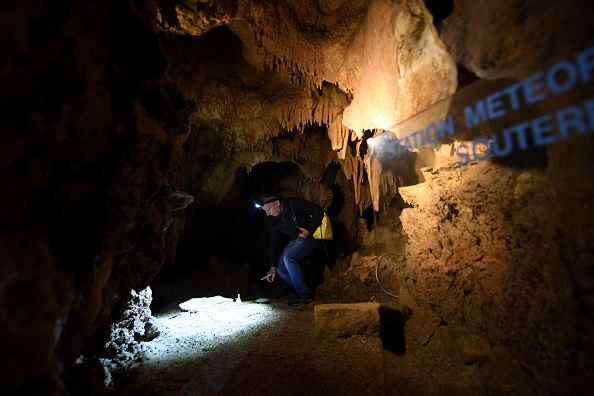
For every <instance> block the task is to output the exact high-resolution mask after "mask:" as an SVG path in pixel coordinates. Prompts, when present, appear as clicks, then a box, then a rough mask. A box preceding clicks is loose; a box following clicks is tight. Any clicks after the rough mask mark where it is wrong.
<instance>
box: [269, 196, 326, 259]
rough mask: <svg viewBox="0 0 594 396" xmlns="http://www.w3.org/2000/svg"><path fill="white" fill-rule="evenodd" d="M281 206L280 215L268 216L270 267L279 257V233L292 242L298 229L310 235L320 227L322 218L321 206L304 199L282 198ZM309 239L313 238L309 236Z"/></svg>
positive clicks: (297, 233) (322, 210) (296, 235)
mask: <svg viewBox="0 0 594 396" xmlns="http://www.w3.org/2000/svg"><path fill="white" fill-rule="evenodd" d="M281 205H282V209H281V213H280V214H279V215H278V216H276V217H275V216H268V242H269V249H270V266H271V267H276V265H277V263H278V258H279V256H280V233H283V234H285V235H288V236H289V237H290V238H291V240H293V239H295V238H298V237H299V227H303V228H305V229H306V230H307V231H309V233H310V235H311V234H313V233H314V232H315V230H316V229H317V228H318V227H319V226H320V224H321V223H322V218H323V217H324V209H323V208H322V207H321V206H319V205H317V204H315V203H313V202H309V201H306V200H305V199H301V198H284V199H283V200H282V201H281ZM293 217H295V219H293ZM297 225H299V227H298V226H297ZM310 238H313V237H312V236H310Z"/></svg>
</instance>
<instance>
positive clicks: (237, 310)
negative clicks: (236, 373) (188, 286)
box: [135, 296, 282, 394]
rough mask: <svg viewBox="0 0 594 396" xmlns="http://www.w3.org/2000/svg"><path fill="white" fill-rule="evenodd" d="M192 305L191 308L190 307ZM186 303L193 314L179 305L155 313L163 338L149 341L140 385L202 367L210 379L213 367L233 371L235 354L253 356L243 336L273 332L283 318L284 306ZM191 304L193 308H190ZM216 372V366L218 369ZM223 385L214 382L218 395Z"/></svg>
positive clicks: (211, 301)
mask: <svg viewBox="0 0 594 396" xmlns="http://www.w3.org/2000/svg"><path fill="white" fill-rule="evenodd" d="M186 303H188V305H187V307H189V308H186V306H184V305H185V304H186ZM186 303H183V304H180V305H182V306H184V308H186V309H191V311H181V310H180V309H179V308H178V307H173V308H172V309H170V310H169V311H165V312H161V313H159V314H155V315H154V316H155V319H156V323H157V327H158V328H159V330H160V332H161V334H160V335H159V337H157V338H155V339H154V340H152V341H150V342H146V343H144V347H143V351H142V353H141V356H140V359H139V360H140V362H139V363H138V366H137V367H135V368H136V370H137V372H138V379H139V381H140V382H142V381H143V379H147V381H149V380H150V379H151V378H158V377H159V376H163V375H164V373H166V372H172V371H175V370H176V367H178V368H180V369H181V368H184V367H185V368H187V367H188V366H192V365H196V366H199V367H200V373H201V375H202V376H204V377H208V370H209V369H210V368H209V367H211V366H212V367H216V370H218V371H219V372H220V370H221V369H222V368H224V369H226V370H229V373H231V372H232V371H233V370H234V369H235V366H236V364H237V363H238V362H237V361H227V360H228V359H227V358H226V356H227V354H226V353H225V352H226V351H229V350H233V351H234V352H233V353H229V354H228V355H229V356H234V357H237V356H238V353H239V356H241V354H242V353H243V354H245V355H247V354H248V353H250V352H251V351H249V350H244V349H242V348H244V346H242V344H241V343H240V342H239V340H240V339H241V338H243V337H254V336H257V335H258V334H269V333H273V332H274V329H275V328H276V326H277V324H276V323H277V322H279V321H280V320H282V314H280V310H281V308H280V307H276V306H274V305H271V304H258V303H255V302H251V301H243V302H242V303H241V304H237V303H236V302H234V300H233V299H231V298H224V297H221V296H216V297H207V298H196V299H192V300H190V301H187V302H186ZM190 303H191V304H190ZM213 370H214V368H213ZM222 385H223V384H214V383H213V384H210V385H209V386H211V387H212V389H209V391H211V392H212V393H213V394H216V393H218V390H219V388H220V386H222Z"/></svg>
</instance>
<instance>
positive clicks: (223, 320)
mask: <svg viewBox="0 0 594 396" xmlns="http://www.w3.org/2000/svg"><path fill="white" fill-rule="evenodd" d="M190 283H191V282H190ZM176 285H177V286H176ZM180 285H181V286H183V285H184V282H180V281H179V280H178V282H176V281H175V280H172V281H171V282H168V283H167V284H163V285H161V286H160V288H161V289H162V290H157V291H156V294H159V293H164V292H165V290H163V289H166V288H168V289H170V290H169V293H172V295H173V294H176V291H177V292H180ZM171 288H173V289H171ZM179 301H180V300H178V301H176V302H174V303H171V304H169V305H167V306H164V307H161V308H159V309H158V310H157V311H155V312H154V313H153V314H154V318H155V320H156V324H157V326H158V328H159V330H160V332H161V334H160V335H159V337H157V338H155V339H154V340H152V341H150V342H144V343H140V348H139V350H138V351H137V352H136V353H135V355H136V357H135V358H134V361H133V363H132V364H131V365H130V368H129V369H128V370H126V371H125V372H123V373H119V374H117V376H114V378H113V389H114V391H115V392H116V393H118V394H130V395H132V394H145V395H383V394H384V365H383V360H384V356H383V349H382V345H381V344H382V343H381V339H380V338H379V337H363V336H354V337H350V338H345V339H338V340H333V341H328V340H320V339H317V338H316V337H315V336H314V306H315V305H317V304H321V303H322V302H321V301H314V302H313V303H310V304H307V305H305V306H301V307H290V306H288V305H287V298H286V297H281V296H277V297H273V298H271V299H269V301H268V303H256V302H255V301H254V300H247V299H244V300H242V301H241V303H239V302H238V301H234V299H232V298H228V297H222V296H214V297H201V298H194V299H190V304H192V307H191V310H189V311H187V310H182V309H180V308H179V304H178V302H179ZM184 307H186V306H185V305H184ZM186 308H187V307H186Z"/></svg>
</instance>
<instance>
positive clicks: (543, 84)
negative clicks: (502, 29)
mask: <svg viewBox="0 0 594 396" xmlns="http://www.w3.org/2000/svg"><path fill="white" fill-rule="evenodd" d="M593 70H594V47H590V48H588V49H585V50H583V51H581V52H579V53H578V54H577V55H576V56H575V58H574V61H570V60H562V61H559V62H556V63H554V64H553V65H552V66H550V67H549V68H548V69H547V70H546V72H538V73H535V74H532V75H531V76H529V77H527V78H525V79H524V80H522V81H520V82H518V83H516V84H513V85H510V86H508V87H506V88H504V89H502V90H500V91H498V92H495V93H494V94H492V95H489V96H488V97H486V98H485V99H483V100H479V101H478V102H477V103H476V105H475V107H472V106H467V107H465V108H464V118H465V121H466V127H468V128H472V127H474V126H477V125H479V124H481V123H484V122H487V121H490V120H494V119H497V118H499V117H502V116H504V115H505V114H507V113H508V112H509V111H518V110H519V109H520V108H521V107H522V106H526V105H532V104H535V103H538V102H540V101H543V100H545V99H547V98H548V97H549V96H552V95H555V94H563V93H565V92H568V91H569V90H571V89H572V88H574V87H575V86H576V85H577V84H579V83H582V84H586V83H590V82H591V81H592V80H593V79H594V76H593ZM570 131H573V132H575V133H577V134H578V135H584V134H586V133H589V132H594V98H589V99H587V100H585V101H584V102H582V103H581V104H580V105H573V106H568V107H565V108H563V109H560V110H558V111H556V112H555V113H552V114H545V115H542V116H540V117H537V118H534V119H532V120H528V121H524V122H521V123H519V124H516V125H513V126H510V127H508V128H505V129H504V130H503V131H501V133H498V132H494V133H492V134H491V135H490V137H489V138H487V137H484V136H481V137H479V138H477V139H475V140H474V141H473V142H472V144H471V145H470V146H469V145H466V144H461V145H460V146H458V148H457V149H456V154H457V155H458V156H460V157H461V158H463V159H464V161H461V162H458V164H459V165H466V164H468V163H469V162H470V159H471V155H472V156H473V157H474V158H475V159H477V160H479V161H484V160H486V159H487V158H489V157H490V156H491V155H492V154H493V155H496V156H505V155H508V154H510V153H511V152H512V150H513V145H514V140H513V139H512V137H515V140H516V141H517V145H518V148H519V149H520V150H527V149H528V148H529V139H531V140H530V141H531V142H532V143H533V144H534V145H535V146H544V145H548V144H551V143H554V142H556V141H558V140H562V139H567V138H569V134H570ZM555 132H556V133H555ZM477 148H478V150H477Z"/></svg>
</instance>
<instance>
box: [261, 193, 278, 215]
mask: <svg viewBox="0 0 594 396" xmlns="http://www.w3.org/2000/svg"><path fill="white" fill-rule="evenodd" d="M282 199H283V198H282V197H281V196H280V195H263V196H262V197H260V209H262V210H263V211H264V212H266V216H275V217H276V216H278V215H279V214H280V213H281V211H282V204H281V201H282Z"/></svg>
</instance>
